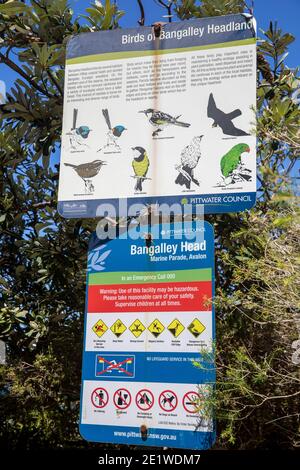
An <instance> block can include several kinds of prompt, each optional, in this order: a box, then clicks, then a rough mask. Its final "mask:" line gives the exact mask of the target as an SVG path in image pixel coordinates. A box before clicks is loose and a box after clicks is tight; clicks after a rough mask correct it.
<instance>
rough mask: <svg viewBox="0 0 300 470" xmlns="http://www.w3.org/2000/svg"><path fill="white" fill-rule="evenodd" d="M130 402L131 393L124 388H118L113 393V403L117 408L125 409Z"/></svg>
mask: <svg viewBox="0 0 300 470" xmlns="http://www.w3.org/2000/svg"><path fill="white" fill-rule="evenodd" d="M130 403H131V394H130V392H129V391H128V390H126V388H119V389H118V390H116V391H115V393H114V404H115V406H116V407H117V408H118V409H119V410H126V408H128V406H129V405H130Z"/></svg>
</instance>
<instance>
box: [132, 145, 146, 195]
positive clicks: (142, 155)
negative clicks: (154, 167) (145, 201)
mask: <svg viewBox="0 0 300 470" xmlns="http://www.w3.org/2000/svg"><path fill="white" fill-rule="evenodd" d="M132 150H133V161H132V168H133V171H134V174H135V177H136V184H135V187H134V190H135V191H142V190H143V186H142V184H143V181H144V180H145V179H146V176H147V173H148V169H149V165H150V162H149V158H148V155H147V153H146V150H145V149H144V148H143V147H132Z"/></svg>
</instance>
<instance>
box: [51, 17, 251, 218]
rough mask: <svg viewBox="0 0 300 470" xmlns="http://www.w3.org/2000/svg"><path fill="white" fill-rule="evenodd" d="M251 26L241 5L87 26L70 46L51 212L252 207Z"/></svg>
mask: <svg viewBox="0 0 300 470" xmlns="http://www.w3.org/2000/svg"><path fill="white" fill-rule="evenodd" d="M255 104H256V23H255V20H254V18H253V17H250V16H249V15H248V16H245V15H243V14H234V15H229V16H218V17H215V18H201V19H193V20H188V21H181V22H175V23H171V24H166V25H164V26H163V27H162V30H161V36H160V38H157V39H155V37H154V34H153V29H152V28H150V27H139V28H133V29H115V30H111V31H99V32H94V33H83V34H79V35H77V36H74V37H73V38H71V40H70V41H69V42H68V45H67V59H66V74H65V96H64V115H63V130H62V150H61V165H60V180H59V195H58V200H59V203H58V211H59V213H60V214H61V215H62V216H63V217H67V218H71V217H81V218H85V217H95V216H101V215H105V213H107V212H106V211H108V212H109V215H110V216H111V217H114V216H117V215H127V214H128V212H132V214H131V215H135V213H136V212H138V211H139V210H140V209H141V207H144V205H145V204H159V205H162V204H165V203H166V204H168V205H171V204H175V203H176V204H177V210H178V212H182V210H183V207H182V206H184V205H186V204H189V205H192V206H193V207H194V206H195V205H203V206H204V212H205V213H222V212H236V211H241V210H244V209H249V208H250V207H252V206H253V205H254V204H255V198H256V137H255V131H254V129H253V127H254V124H253V123H254V121H255V113H254V108H255Z"/></svg>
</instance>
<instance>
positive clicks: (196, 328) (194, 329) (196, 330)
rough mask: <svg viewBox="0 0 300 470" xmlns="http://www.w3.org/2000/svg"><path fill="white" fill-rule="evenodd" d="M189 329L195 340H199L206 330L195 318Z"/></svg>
mask: <svg viewBox="0 0 300 470" xmlns="http://www.w3.org/2000/svg"><path fill="white" fill-rule="evenodd" d="M187 328H188V330H189V331H190V332H191V333H192V335H193V336H195V338H198V336H199V335H201V333H203V331H204V330H205V326H204V325H203V323H201V321H200V320H198V318H195V319H194V320H193V321H192V323H191V324H190V325H189V326H188V327H187Z"/></svg>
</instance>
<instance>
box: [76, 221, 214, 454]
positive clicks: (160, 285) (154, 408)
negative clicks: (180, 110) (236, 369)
mask: <svg viewBox="0 0 300 470" xmlns="http://www.w3.org/2000/svg"><path fill="white" fill-rule="evenodd" d="M142 229H143V227H142ZM146 230H147V231H148V230H149V228H148V226H146ZM133 232H134V229H132V230H131V231H129V232H125V233H123V234H122V235H120V237H119V238H116V239H114V240H111V241H109V242H107V243H106V242H103V241H100V240H99V239H98V238H97V236H96V234H93V235H92V237H91V240H90V244H89V252H88V274H87V299H86V312H85V334H84V348H83V349H84V351H83V368H82V394H81V414H80V432H81V435H82V436H83V437H84V438H85V439H87V440H88V441H94V442H107V443H118V444H133V445H146V446H161V447H163V446H166V445H167V446H168V447H178V448H192V449H205V448H209V447H211V446H212V444H213V442H214V439H215V429H214V416H213V409H212V406H211V400H210V399H211V396H212V391H213V388H214V384H215V368H214V338H215V330H214V323H215V321H214V309H213V304H212V299H213V295H214V235H213V229H212V226H211V225H210V224H208V223H207V222H199V221H198V222H195V221H194V222H185V223H184V224H182V223H178V222H176V223H172V224H166V223H165V224H161V225H156V226H153V227H152V230H151V234H152V235H153V236H152V242H151V244H150V245H146V243H145V238H144V237H136V236H133ZM195 362H196V363H198V364H200V365H201V367H196V366H195Z"/></svg>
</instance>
